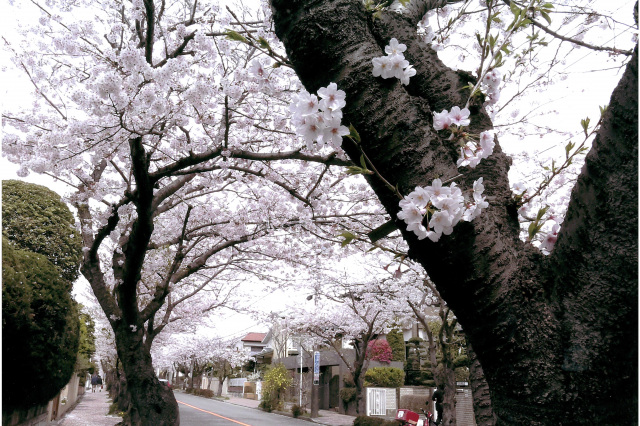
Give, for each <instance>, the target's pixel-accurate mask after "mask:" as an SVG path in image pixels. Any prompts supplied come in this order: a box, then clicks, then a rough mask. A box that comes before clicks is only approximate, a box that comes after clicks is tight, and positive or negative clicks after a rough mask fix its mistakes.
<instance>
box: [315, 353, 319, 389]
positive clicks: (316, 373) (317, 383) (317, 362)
mask: <svg viewBox="0 0 640 426" xmlns="http://www.w3.org/2000/svg"><path fill="white" fill-rule="evenodd" d="M313 384H314V385H319V384H320V352H318V351H315V352H314V353H313Z"/></svg>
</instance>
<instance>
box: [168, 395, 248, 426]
mask: <svg viewBox="0 0 640 426" xmlns="http://www.w3.org/2000/svg"><path fill="white" fill-rule="evenodd" d="M178 404H182V405H186V406H187V407H191V408H193V409H195V410H198V411H202V412H203V413H207V414H211V415H213V416H216V417H220V418H222V419H225V420H229V421H230V422H234V423H238V424H239V425H242V426H251V425H248V424H246V423H242V422H239V421H237V420H233V419H230V418H229V417H225V416H221V415H220V414H216V413H214V412H211V411H207V410H203V409H202V408H198V407H194V406H193V405H190V404H187V403H186V402H182V401H178Z"/></svg>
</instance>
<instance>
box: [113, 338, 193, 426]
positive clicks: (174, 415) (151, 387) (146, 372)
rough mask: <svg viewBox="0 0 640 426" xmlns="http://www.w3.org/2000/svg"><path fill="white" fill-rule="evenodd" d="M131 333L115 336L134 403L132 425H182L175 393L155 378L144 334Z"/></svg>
mask: <svg viewBox="0 0 640 426" xmlns="http://www.w3.org/2000/svg"><path fill="white" fill-rule="evenodd" d="M127 329H128V328H127ZM128 331H129V332H127V330H118V331H117V332H116V347H117V350H118V357H119V358H120V362H122V367H123V369H124V375H125V378H126V380H127V390H128V392H129V394H130V395H131V399H132V403H133V404H132V407H131V408H132V409H131V423H132V424H133V425H149V426H165V425H166V426H177V425H179V424H180V415H179V412H178V402H177V401H176V398H175V397H174V395H173V391H171V390H170V389H169V388H168V387H166V386H163V385H162V384H160V381H159V380H158V378H157V377H156V374H155V372H154V370H153V365H152V363H151V354H150V353H149V350H148V349H147V347H146V345H144V344H143V342H142V330H138V332H137V333H132V332H131V331H130V330H128Z"/></svg>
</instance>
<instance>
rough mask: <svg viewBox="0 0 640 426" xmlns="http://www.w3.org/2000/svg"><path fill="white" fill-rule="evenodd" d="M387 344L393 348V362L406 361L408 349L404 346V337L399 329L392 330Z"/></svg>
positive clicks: (388, 335)
mask: <svg viewBox="0 0 640 426" xmlns="http://www.w3.org/2000/svg"><path fill="white" fill-rule="evenodd" d="M387 342H389V346H391V353H392V361H402V362H404V361H405V358H406V349H405V346H404V335H403V334H402V331H400V330H399V329H397V328H394V329H392V330H391V331H389V333H388V334H387Z"/></svg>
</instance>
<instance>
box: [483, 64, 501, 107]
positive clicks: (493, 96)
mask: <svg viewBox="0 0 640 426" xmlns="http://www.w3.org/2000/svg"><path fill="white" fill-rule="evenodd" d="M501 82H502V74H500V71H498V70H497V69H493V70H491V71H489V72H488V73H486V74H485V76H484V78H483V79H482V83H483V85H484V88H485V92H486V94H487V96H488V99H487V100H486V101H485V105H495V104H496V103H497V102H498V100H499V99H500V83H501Z"/></svg>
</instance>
